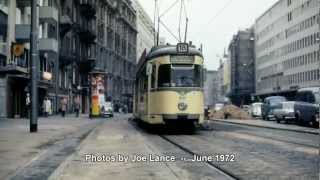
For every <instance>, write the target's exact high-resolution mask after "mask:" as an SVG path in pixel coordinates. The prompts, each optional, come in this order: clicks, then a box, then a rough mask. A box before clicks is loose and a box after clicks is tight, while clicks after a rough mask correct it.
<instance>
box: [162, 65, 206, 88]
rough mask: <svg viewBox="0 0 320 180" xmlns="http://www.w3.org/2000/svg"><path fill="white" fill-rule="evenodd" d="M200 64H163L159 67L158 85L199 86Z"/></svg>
mask: <svg viewBox="0 0 320 180" xmlns="http://www.w3.org/2000/svg"><path fill="white" fill-rule="evenodd" d="M201 74H202V73H201V66H200V65H185V64H172V65H171V64H164V65H161V66H160V67H159V71H158V87H201V80H202V78H201V77H202V76H201Z"/></svg>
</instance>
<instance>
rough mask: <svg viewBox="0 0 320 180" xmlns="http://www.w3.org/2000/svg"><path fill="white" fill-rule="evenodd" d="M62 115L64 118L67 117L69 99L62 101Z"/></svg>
mask: <svg viewBox="0 0 320 180" xmlns="http://www.w3.org/2000/svg"><path fill="white" fill-rule="evenodd" d="M60 103H61V114H62V117H65V115H66V111H67V103H68V102H67V98H62V99H61V102H60Z"/></svg>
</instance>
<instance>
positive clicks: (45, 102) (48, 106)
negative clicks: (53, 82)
mask: <svg viewBox="0 0 320 180" xmlns="http://www.w3.org/2000/svg"><path fill="white" fill-rule="evenodd" d="M50 109H51V101H50V100H49V98H45V99H44V100H43V112H44V116H45V117H48V115H49V113H50Z"/></svg>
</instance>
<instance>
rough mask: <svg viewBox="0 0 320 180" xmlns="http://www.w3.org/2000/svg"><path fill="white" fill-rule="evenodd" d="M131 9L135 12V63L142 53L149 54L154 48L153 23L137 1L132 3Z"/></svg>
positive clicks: (134, 0)
mask: <svg viewBox="0 0 320 180" xmlns="http://www.w3.org/2000/svg"><path fill="white" fill-rule="evenodd" d="M132 4H133V7H134V9H135V10H136V12H137V30H138V35H137V62H138V61H139V59H140V56H141V55H142V53H143V52H144V51H145V50H146V52H149V51H150V50H151V48H152V47H153V46H154V44H155V42H154V38H155V29H154V25H153V22H152V20H151V18H150V17H149V15H148V14H147V13H146V11H145V10H144V9H143V7H142V6H141V4H140V3H139V1H138V0H133V1H132Z"/></svg>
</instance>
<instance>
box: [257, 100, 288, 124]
mask: <svg viewBox="0 0 320 180" xmlns="http://www.w3.org/2000/svg"><path fill="white" fill-rule="evenodd" d="M285 101H287V99H286V98H285V97H283V96H270V97H267V98H265V100H264V102H263V105H262V119H264V120H271V119H273V118H275V116H274V114H273V112H274V110H276V109H280V108H281V103H282V102H285Z"/></svg>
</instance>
